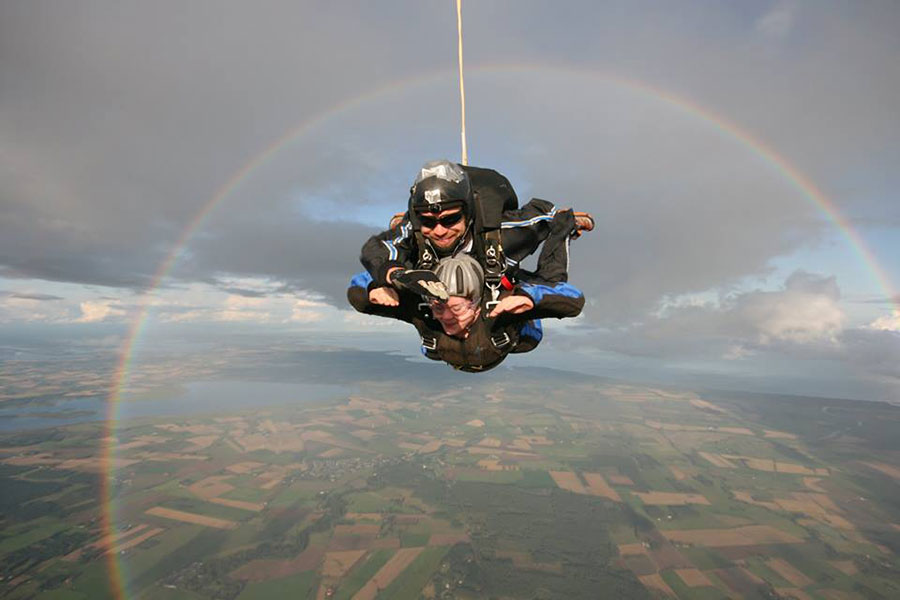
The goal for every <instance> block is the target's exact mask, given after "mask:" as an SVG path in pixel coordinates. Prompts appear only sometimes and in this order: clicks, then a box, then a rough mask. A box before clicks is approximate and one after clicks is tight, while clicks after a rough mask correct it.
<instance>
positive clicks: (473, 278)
mask: <svg viewBox="0 0 900 600" xmlns="http://www.w3.org/2000/svg"><path fill="white" fill-rule="evenodd" d="M434 273H435V275H437V276H438V279H440V280H441V282H442V283H443V284H444V285H445V286H446V287H447V293H449V294H450V295H451V296H461V297H463V298H468V299H469V300H471V301H473V302H475V303H476V304H477V303H479V302H481V294H482V292H483V291H484V269H482V268H481V265H480V264H478V261H477V260H475V259H474V258H472V257H471V256H469V255H467V254H457V255H456V256H448V257H447V258H445V259H443V260H441V262H439V263H438V266H437V267H436V268H435V270H434Z"/></svg>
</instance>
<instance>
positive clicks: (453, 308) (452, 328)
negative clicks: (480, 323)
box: [431, 296, 480, 336]
mask: <svg viewBox="0 0 900 600" xmlns="http://www.w3.org/2000/svg"><path fill="white" fill-rule="evenodd" d="M479 312H480V308H479V306H478V305H477V304H476V303H474V302H472V301H471V300H469V299H468V298H463V297H462V296H450V299H449V300H447V302H434V303H432V305H431V314H432V315H434V318H435V319H437V320H438V322H439V323H440V324H441V327H443V329H444V333H446V334H447V335H454V336H461V335H462V334H463V333H465V331H466V330H467V329H468V328H469V327H471V326H472V323H474V322H475V319H477V318H478V314H479Z"/></svg>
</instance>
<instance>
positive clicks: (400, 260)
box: [359, 221, 416, 287]
mask: <svg viewBox="0 0 900 600" xmlns="http://www.w3.org/2000/svg"><path fill="white" fill-rule="evenodd" d="M414 240H415V238H414V236H413V232H412V226H411V225H410V224H409V222H408V221H403V222H401V224H400V225H399V226H397V227H394V228H391V229H389V230H387V231H383V232H381V233H379V234H377V235H373V236H372V237H370V238H369V239H368V240H367V241H366V243H365V244H363V247H362V252H361V253H360V257H359V260H360V262H361V263H362V265H363V267H365V269H366V271H368V272H369V275H371V276H372V280H373V281H374V282H375V284H376V285H375V286H374V287H385V286H388V285H390V284H389V282H388V273H389V272H390V271H391V270H392V269H395V268H398V267H400V268H406V269H410V268H413V266H414V262H415V260H416V249H415V241H414Z"/></svg>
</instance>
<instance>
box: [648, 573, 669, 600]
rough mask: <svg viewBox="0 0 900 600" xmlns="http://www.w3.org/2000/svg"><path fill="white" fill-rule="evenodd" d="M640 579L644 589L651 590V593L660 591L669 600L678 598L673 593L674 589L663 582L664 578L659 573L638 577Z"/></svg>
mask: <svg viewBox="0 0 900 600" xmlns="http://www.w3.org/2000/svg"><path fill="white" fill-rule="evenodd" d="M638 579H639V580H640V582H641V583H642V584H644V587H645V588H647V589H648V590H650V591H651V592H654V591H659V592H662V593H663V595H665V596H666V597H668V598H677V597H678V596H677V595H676V594H675V592H674V591H672V588H670V587H669V585H668V584H667V583H666V582H665V581H663V578H662V577H661V576H660V575H659V573H655V574H653V575H638Z"/></svg>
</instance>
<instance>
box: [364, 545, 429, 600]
mask: <svg viewBox="0 0 900 600" xmlns="http://www.w3.org/2000/svg"><path fill="white" fill-rule="evenodd" d="M423 549H424V548H401V549H400V550H397V552H395V553H394V555H393V556H392V557H391V558H390V560H388V561H387V562H386V563H385V564H384V566H383V567H381V568H380V569H379V570H378V572H377V573H375V575H373V576H372V579H370V580H369V581H368V582H366V585H364V586H363V587H362V589H360V590H359V591H358V592H356V594H354V596H353V599H352V600H374V598H375V596H376V595H377V594H378V591H379V590H383V589H384V588H386V587H387V586H388V585H389V584H390V583H391V582H392V581H393V580H394V579H396V578H397V576H398V575H400V573H402V572H403V571H404V569H406V567H408V566H409V565H410V564H411V563H412V561H414V560H415V559H416V557H417V556H419V554H421V553H422V550H423Z"/></svg>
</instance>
